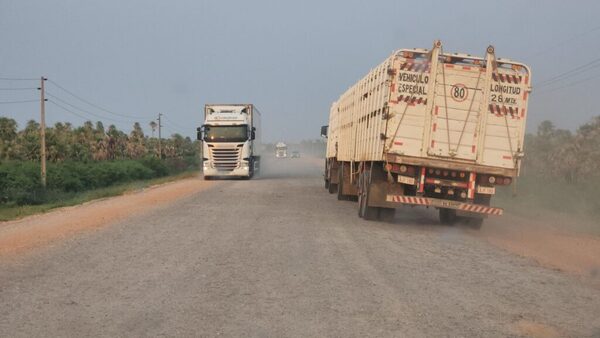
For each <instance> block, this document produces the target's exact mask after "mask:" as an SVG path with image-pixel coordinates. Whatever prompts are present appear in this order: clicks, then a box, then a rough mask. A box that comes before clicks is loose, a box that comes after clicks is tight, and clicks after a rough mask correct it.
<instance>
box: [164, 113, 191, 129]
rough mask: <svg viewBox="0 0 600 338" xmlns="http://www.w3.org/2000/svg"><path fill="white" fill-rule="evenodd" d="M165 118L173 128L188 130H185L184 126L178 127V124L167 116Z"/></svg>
mask: <svg viewBox="0 0 600 338" xmlns="http://www.w3.org/2000/svg"><path fill="white" fill-rule="evenodd" d="M164 117H165V119H166V120H167V121H168V122H169V124H171V125H172V126H174V127H177V128H175V129H183V130H186V129H187V128H185V127H182V126H180V125H178V124H177V123H175V122H173V120H171V119H170V118H168V117H167V116H166V115H164ZM179 131H181V130H179Z"/></svg>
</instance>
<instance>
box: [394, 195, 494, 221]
mask: <svg viewBox="0 0 600 338" xmlns="http://www.w3.org/2000/svg"><path fill="white" fill-rule="evenodd" d="M386 202H390V203H400V204H410V205H424V206H431V207H436V208H446V209H455V210H457V211H460V212H463V213H465V214H483V215H494V216H501V215H502V213H503V212H504V210H503V209H501V208H494V207H489V206H487V205H480V204H470V203H464V202H460V201H451V200H443V199H439V198H431V197H416V196H403V195H387V196H386Z"/></svg>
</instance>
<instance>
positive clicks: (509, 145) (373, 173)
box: [322, 41, 531, 227]
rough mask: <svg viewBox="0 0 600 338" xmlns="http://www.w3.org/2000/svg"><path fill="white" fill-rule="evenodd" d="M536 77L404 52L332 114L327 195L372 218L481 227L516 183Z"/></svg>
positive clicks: (523, 70)
mask: <svg viewBox="0 0 600 338" xmlns="http://www.w3.org/2000/svg"><path fill="white" fill-rule="evenodd" d="M530 83H531V71H530V69H529V67H528V66H527V65H525V64H522V63H519V62H515V61H511V60H508V59H501V58H496V57H495V52H494V47H492V46H490V47H488V48H487V50H486V56H485V57H484V58H481V57H476V56H471V55H468V54H458V53H444V52H443V51H442V44H441V42H440V41H436V42H434V45H433V48H432V49H431V50H427V49H401V50H398V51H396V52H394V53H393V54H392V55H391V56H390V57H388V58H387V59H386V60H385V61H384V62H383V63H381V64H380V65H378V66H377V67H376V68H374V69H373V70H371V71H370V72H369V73H368V74H367V75H366V76H365V77H363V78H362V79H361V80H360V81H359V82H357V83H356V84H354V85H353V86H352V87H350V88H349V89H348V90H347V91H346V92H345V93H343V94H342V95H341V96H340V97H339V98H338V100H337V101H336V102H334V103H333V105H332V106H331V111H330V115H329V126H328V128H323V129H322V130H325V131H327V134H328V135H327V137H328V144H327V159H326V170H325V186H326V187H327V188H329V191H330V192H331V193H335V192H336V191H337V193H338V198H339V199H351V198H353V196H357V200H358V201H359V215H360V216H361V217H363V218H365V219H377V218H380V219H390V218H393V216H394V213H395V208H396V207H398V206H399V205H401V204H408V205H422V206H428V207H429V206H431V207H435V208H438V209H439V212H440V220H441V221H442V222H443V223H452V222H454V221H456V220H457V218H458V217H465V219H467V220H468V221H469V222H470V223H472V224H473V225H474V226H476V227H480V226H481V224H482V222H483V218H484V217H486V216H487V215H501V214H502V212H503V210H502V209H500V208H495V207H492V206H490V199H491V197H492V195H494V194H495V189H496V187H497V186H506V185H509V184H511V183H512V182H513V181H514V179H515V178H516V177H517V176H518V175H519V168H520V164H521V160H522V158H523V155H524V153H523V141H524V133H525V120H526V116H527V102H528V98H529V94H530V92H531V85H530Z"/></svg>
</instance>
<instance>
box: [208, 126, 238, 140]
mask: <svg viewBox="0 0 600 338" xmlns="http://www.w3.org/2000/svg"><path fill="white" fill-rule="evenodd" d="M247 139H248V126H247V125H240V126H205V128H204V141H206V142H243V141H246V140H247Z"/></svg>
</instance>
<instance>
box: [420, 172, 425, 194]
mask: <svg viewBox="0 0 600 338" xmlns="http://www.w3.org/2000/svg"><path fill="white" fill-rule="evenodd" d="M423 191H425V167H422V168H421V177H420V178H419V192H423Z"/></svg>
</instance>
